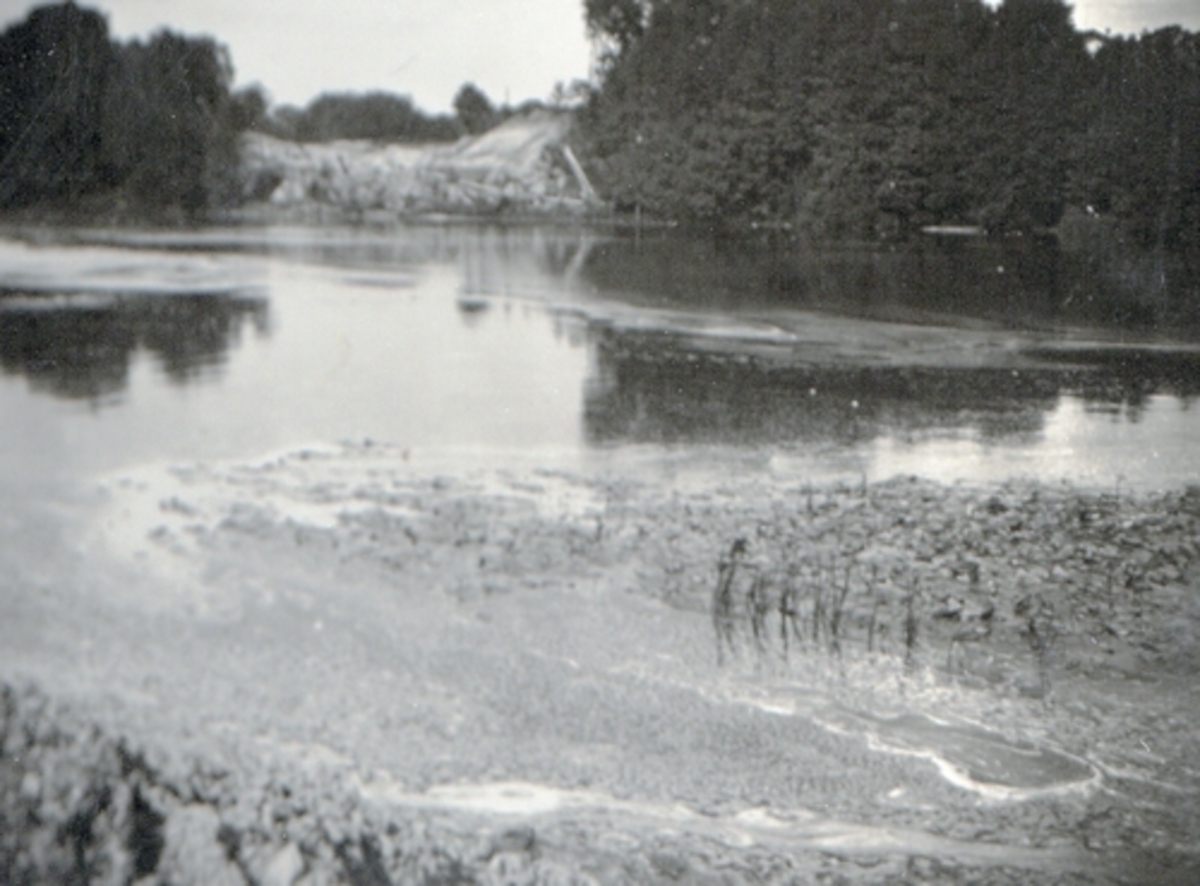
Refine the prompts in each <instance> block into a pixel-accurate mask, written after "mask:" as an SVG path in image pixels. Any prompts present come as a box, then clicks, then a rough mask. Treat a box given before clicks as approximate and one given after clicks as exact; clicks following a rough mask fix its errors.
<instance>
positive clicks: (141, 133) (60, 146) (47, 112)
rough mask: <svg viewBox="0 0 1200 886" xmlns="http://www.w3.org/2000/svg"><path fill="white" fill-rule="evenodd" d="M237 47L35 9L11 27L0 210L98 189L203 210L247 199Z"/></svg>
mask: <svg viewBox="0 0 1200 886" xmlns="http://www.w3.org/2000/svg"><path fill="white" fill-rule="evenodd" d="M232 78H233V72H232V67H231V64H230V60H229V54H228V52H227V51H226V50H225V49H224V48H223V47H222V46H220V45H218V44H217V43H216V42H214V41H213V40H211V39H209V38H194V37H183V36H180V35H178V34H175V33H172V32H170V31H167V30H164V31H161V32H159V33H157V34H155V35H154V36H153V37H151V38H150V39H149V40H148V41H146V42H142V41H138V40H135V41H132V42H129V43H124V44H121V43H117V42H115V41H113V40H112V39H110V37H109V34H108V25H107V22H106V21H105V19H104V18H103V17H102V16H101V15H100V14H99V13H97V12H95V11H92V10H89V9H83V8H80V7H78V6H76V5H75V4H73V3H65V4H60V5H53V6H45V7H41V8H38V9H35V10H33V11H32V12H31V13H30V14H29V16H28V17H27V18H26V20H25V21H23V22H21V23H19V24H17V25H14V26H13V27H11V28H9V29H8V30H6V31H5V32H4V33H3V34H0V208H6V209H14V208H22V207H28V206H33V205H46V204H49V205H59V206H62V207H78V206H80V205H81V204H82V203H86V202H87V201H88V200H89V199H93V198H96V197H98V195H106V196H111V195H113V194H119V200H118V201H117V202H121V203H125V204H128V205H130V206H131V207H134V208H136V209H137V210H140V211H151V212H172V213H182V214H184V215H194V214H197V213H200V212H203V211H205V210H207V209H209V208H211V207H213V206H216V205H220V204H223V203H228V202H231V201H232V200H234V199H236V197H237V188H238V184H237V180H236V170H237V134H238V133H239V132H240V131H241V130H242V129H244V128H245V126H246V124H247V119H246V108H245V103H244V96H241V95H238V94H234V93H233V92H231V89H230V84H231V82H232Z"/></svg>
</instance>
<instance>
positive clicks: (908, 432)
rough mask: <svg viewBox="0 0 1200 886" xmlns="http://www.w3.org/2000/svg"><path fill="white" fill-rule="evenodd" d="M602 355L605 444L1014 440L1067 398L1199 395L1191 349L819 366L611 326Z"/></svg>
mask: <svg viewBox="0 0 1200 886" xmlns="http://www.w3.org/2000/svg"><path fill="white" fill-rule="evenodd" d="M595 356H596V362H595V369H594V372H593V374H592V377H591V379H590V380H589V383H588V386H587V390H586V392H585V400H586V402H585V407H584V423H585V429H586V435H587V438H588V440H589V442H591V443H597V444H600V443H614V442H632V443H659V444H677V443H693V444H735V445H742V444H759V443H767V444H786V443H807V444H841V445H852V444H856V443H863V442H867V441H870V440H872V439H875V438H877V437H880V436H884V435H887V436H901V437H905V436H919V435H921V434H922V433H925V432H930V431H935V430H942V429H961V430H967V431H971V432H973V433H974V434H975V435H977V436H978V437H979V439H980V440H981V441H983V442H993V441H994V442H1001V441H1004V442H1010V443H1011V442H1018V441H1020V440H1022V439H1031V438H1034V437H1036V436H1037V435H1038V434H1039V433H1040V432H1041V431H1042V429H1043V426H1044V422H1045V419H1046V416H1047V415H1048V414H1049V413H1050V412H1051V411H1052V410H1053V409H1054V408H1055V407H1056V406H1057V405H1058V402H1059V399H1060V396H1061V395H1063V394H1068V393H1069V394H1074V395H1077V396H1079V397H1081V398H1082V399H1083V400H1084V401H1085V403H1087V404H1088V405H1089V406H1092V407H1095V408H1099V409H1104V408H1117V407H1124V408H1125V410H1126V412H1127V414H1128V415H1130V416H1131V417H1133V418H1136V414H1137V409H1138V407H1139V405H1141V404H1144V403H1145V401H1146V399H1147V397H1148V396H1149V395H1152V394H1156V393H1168V394H1171V395H1174V396H1176V397H1178V398H1180V399H1182V400H1184V401H1185V402H1186V401H1187V400H1189V399H1191V398H1193V397H1195V396H1196V395H1197V394H1200V354H1197V353H1193V352H1172V353H1166V352H1161V353H1160V352H1154V351H1147V350H1128V351H1111V352H1110V351H1105V350H1096V351H1074V352H1061V351H1045V352H1039V353H1029V354H1027V356H1028V357H1030V358H1031V362H1034V363H1035V365H1034V366H1033V368H1024V369H1020V370H1016V369H1011V368H937V367H924V366H900V367H894V366H887V367H881V366H810V365H787V364H781V363H780V362H778V361H773V360H760V359H757V358H755V357H753V356H748V355H739V354H734V353H728V352H726V353H716V352H712V351H706V350H701V349H697V348H694V347H688V346H687V345H686V344H684V343H682V342H681V341H680V340H676V339H674V338H673V337H672V336H671V335H670V334H669V333H664V332H645V331H617V330H613V329H611V328H609V329H603V330H600V331H597V332H596V333H595ZM1033 358H1036V361H1034V360H1033Z"/></svg>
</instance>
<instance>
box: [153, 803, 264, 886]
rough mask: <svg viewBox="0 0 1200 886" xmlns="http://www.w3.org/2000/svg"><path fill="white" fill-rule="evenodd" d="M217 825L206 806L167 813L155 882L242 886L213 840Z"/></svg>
mask: <svg viewBox="0 0 1200 886" xmlns="http://www.w3.org/2000/svg"><path fill="white" fill-rule="evenodd" d="M220 825H221V822H220V819H218V818H217V813H216V812H215V811H214V810H213V809H212V808H211V807H209V806H203V805H200V804H191V805H188V806H183V807H181V808H179V809H176V810H174V811H173V812H171V814H170V815H169V816H168V817H167V823H166V826H165V828H164V847H163V854H162V859H161V860H160V862H159V867H158V871H157V874H158V879H159V881H160V882H163V883H171V884H172V886H246V880H245V878H244V877H243V876H242V873H241V871H239V870H238V868H237V866H236V865H234V864H233V862H231V861H230V860H229V857H228V856H227V855H226V854H225V850H224V848H223V847H222V846H221V843H220V841H219V840H218V839H217V831H218V829H219V828H220Z"/></svg>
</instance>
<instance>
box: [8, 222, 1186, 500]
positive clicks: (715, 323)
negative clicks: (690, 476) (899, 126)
mask: <svg viewBox="0 0 1200 886" xmlns="http://www.w3.org/2000/svg"><path fill="white" fill-rule="evenodd" d="M1047 249H1048V247H1044V246H1042V247H1038V248H1037V249H1033V248H1030V249H1027V250H1026V251H1025V252H1014V247H1013V246H1012V245H1011V244H1009V245H1002V246H988V245H986V244H985V245H978V246H964V245H963V244H961V243H953V244H949V245H945V244H942V245H939V244H936V243H925V244H918V245H917V246H914V247H912V249H911V250H910V251H909V252H907V253H897V252H895V251H881V250H874V251H871V250H850V249H843V250H840V251H838V250H829V251H828V252H827V253H816V254H812V253H805V252H803V251H798V250H797V249H793V250H791V251H790V252H789V251H783V252H781V251H780V250H778V249H775V250H766V249H765V248H764V247H762V246H761V244H760V245H757V246H755V245H754V244H751V245H750V246H747V247H745V248H744V249H740V250H739V249H735V248H733V247H729V246H722V247H720V248H712V249H705V248H704V247H703V244H698V243H697V242H695V241H688V240H683V241H679V240H672V239H669V238H667V239H656V240H649V241H645V242H643V241H636V242H635V241H633V240H631V239H630V238H627V237H618V236H615V235H608V234H599V233H594V232H591V233H589V232H586V231H571V230H555V231H542V230H536V229H533V230H530V229H499V228H479V227H472V226H463V227H448V228H417V229H399V230H387V231H379V230H376V231H372V230H328V231H322V230H286V229H285V230H238V231H207V232H203V231H202V232H195V233H184V234H177V233H167V232H163V233H154V232H141V233H133V232H103V231H100V232H96V231H92V232H86V231H85V232H73V233H72V232H52V233H50V234H47V233H46V232H40V234H38V235H37V236H28V237H27V238H26V240H25V241H21V240H14V239H9V240H5V241H2V242H0V293H3V295H0V366H3V369H4V374H3V376H0V416H3V419H4V423H5V425H6V427H7V428H9V429H11V430H12V431H13V433H8V434H5V435H4V438H3V441H2V442H0V466H3V468H4V473H5V475H7V476H9V477H16V476H28V475H30V474H31V473H32V474H37V475H41V476H53V475H56V474H57V475H62V476H74V477H78V476H80V475H86V474H88V473H90V472H93V471H96V470H104V469H109V468H112V467H116V466H119V465H122V464H131V463H137V462H141V461H145V460H151V459H160V458H211V457H230V456H242V457H252V456H254V455H256V454H260V453H262V452H264V451H271V450H276V449H280V448H286V447H290V446H294V445H297V444H301V443H308V442H336V441H339V440H346V439H363V438H370V439H375V440H382V441H386V442H389V443H394V444H397V445H400V446H404V447H409V448H412V449H420V450H422V451H426V452H428V451H436V452H438V453H441V454H442V455H444V456H445V457H446V458H451V459H452V458H453V453H454V452H455V451H463V452H475V453H478V452H480V451H484V452H489V453H493V454H494V457H496V458H501V457H504V455H505V454H506V453H507V454H514V453H515V454H518V455H521V454H524V455H529V454H534V453H536V454H538V455H540V456H543V457H544V458H546V459H549V460H562V461H565V462H567V463H571V464H574V465H576V466H587V465H597V464H612V463H620V464H623V465H624V466H625V467H627V468H631V469H632V468H634V467H636V468H644V467H646V466H651V467H652V469H654V470H656V471H663V470H667V471H670V472H678V471H680V470H698V471H701V472H704V471H705V470H709V471H711V470H716V471H718V472H719V471H722V470H725V469H726V466H727V464H728V462H729V459H730V457H732V458H733V460H734V461H735V462H737V463H740V464H744V465H746V466H747V467H748V469H750V470H752V471H761V470H769V471H772V472H775V473H776V474H778V475H780V476H783V477H794V476H809V477H811V478H812V479H814V480H822V479H829V478H843V479H851V480H859V479H861V478H863V477H866V478H867V479H879V478H886V477H888V476H891V475H893V474H897V473H912V474H919V475H924V476H933V477H936V478H939V479H944V480H956V479H973V480H980V481H995V480H1002V479H1004V478H1006V477H1009V476H1014V475H1020V476H1032V477H1037V478H1041V479H1059V478H1063V477H1070V478H1073V479H1076V480H1079V481H1082V482H1084V483H1087V484H1091V485H1099V486H1120V485H1122V484H1127V485H1133V486H1140V487H1154V486H1170V485H1177V484H1179V483H1184V482H1192V481H1195V480H1196V479H1197V478H1200V448H1198V447H1195V446H1193V445H1192V444H1191V441H1192V440H1194V439H1196V438H1197V435H1198V433H1200V411H1197V410H1195V409H1192V408H1190V407H1191V405H1192V403H1193V401H1194V399H1195V396H1196V394H1197V392H1200V351H1197V349H1196V347H1195V346H1193V345H1192V344H1191V343H1190V342H1189V340H1188V339H1189V338H1190V334H1189V332H1188V330H1189V329H1190V327H1189V326H1187V325H1186V323H1184V322H1183V321H1184V320H1186V319H1187V317H1183V319H1181V317H1180V314H1181V312H1184V311H1185V308H1184V307H1181V306H1180V305H1185V304H1186V298H1185V296H1187V295H1188V292H1179V291H1174V290H1170V291H1159V290H1154V291H1152V292H1150V293H1149V294H1143V293H1139V292H1138V291H1136V290H1134V291H1133V292H1132V294H1130V293H1128V292H1124V290H1122V289H1121V286H1124V287H1125V289H1126V290H1128V289H1130V283H1129V279H1130V276H1131V274H1130V272H1129V271H1128V269H1124V271H1123V274H1122V273H1117V271H1118V270H1121V268H1118V269H1117V270H1110V271H1109V272H1108V273H1107V275H1106V274H1105V273H1102V272H1101V271H1097V270H1087V269H1086V268H1081V267H1080V261H1079V258H1078V256H1075V255H1074V254H1067V253H1063V252H1062V251H1061V250H1057V249H1055V250H1050V251H1049V252H1048V253H1047V252H1046V250H1047ZM1005 262H1007V267H1006V266H1005V265H1004V263H1005ZM1022 262H1024V264H1025V265H1026V266H1027V267H1023V266H1022V264H1021V263H1022ZM997 268H1000V269H1002V270H1004V271H1005V273H999V272H998V271H997ZM1018 272H1019V273H1018ZM739 281H740V282H739ZM1114 281H1115V282H1114ZM1159 289H1161V287H1160V288H1159ZM1176 289H1178V286H1177V287H1176ZM1081 291H1087V292H1088V293H1090V294H1089V295H1088V297H1087V298H1083V297H1081V296H1080V295H1079V293H1080V292H1081ZM1122 298H1123V299H1124V300H1122ZM1071 305H1075V306H1076V307H1074V308H1072V307H1071ZM1080 305H1082V306H1080ZM1172 339H1174V340H1172Z"/></svg>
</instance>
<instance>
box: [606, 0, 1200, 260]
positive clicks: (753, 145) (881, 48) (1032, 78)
mask: <svg viewBox="0 0 1200 886" xmlns="http://www.w3.org/2000/svg"><path fill="white" fill-rule="evenodd" d="M585 14H586V17H587V22H588V27H589V30H590V32H591V33H592V34H593V35H594V36H596V37H597V38H599V39H600V40H601V42H602V43H603V45H604V46H605V47H607V50H606V53H605V55H604V56H603V58H602V76H603V81H602V83H601V85H600V88H599V89H598V90H597V91H596V92H595V94H594V96H593V98H592V100H591V102H590V103H589V105H588V107H587V108H586V110H585V112H584V114H583V124H584V125H583V127H582V128H583V134H584V138H585V139H586V141H587V148H588V154H589V156H590V159H591V162H592V164H593V167H594V169H593V171H594V172H595V174H596V178H597V179H598V180H599V181H600V182H601V183H602V184H603V186H604V187H605V188H606V189H607V191H608V193H609V195H610V196H611V197H612V198H613V200H614V201H615V202H616V204H617V205H618V207H620V208H624V209H630V210H641V211H645V212H647V213H650V214H653V215H657V216H661V217H668V218H673V219H679V220H685V221H695V222H716V221H721V222H729V221H736V222H744V221H758V222H764V223H788V224H798V225H802V226H804V227H806V228H808V229H811V230H815V231H822V232H828V233H844V234H854V235H877V234H880V233H887V232H896V231H902V230H904V229H907V228H912V227H916V226H920V225H930V224H976V225H982V226H984V227H986V228H988V229H989V230H1029V229H1036V228H1044V227H1050V226H1053V225H1054V224H1056V223H1057V222H1058V220H1059V219H1060V218H1061V216H1062V214H1063V212H1064V209H1065V207H1066V206H1067V204H1068V202H1072V201H1073V202H1077V203H1079V205H1081V206H1083V205H1091V206H1093V207H1095V209H1096V210H1097V211H1100V212H1111V213H1113V214H1115V215H1117V216H1118V217H1120V218H1121V219H1122V220H1124V221H1125V222H1127V223H1128V224H1129V225H1130V226H1131V228H1132V229H1134V230H1135V231H1136V232H1137V233H1138V234H1139V236H1141V237H1142V238H1143V239H1146V240H1152V241H1155V242H1157V241H1159V240H1166V241H1170V242H1187V241H1191V242H1196V241H1198V240H1200V217H1198V216H1200V187H1198V184H1200V178H1198V176H1200V154H1198V152H1200V141H1198V140H1197V139H1196V137H1195V133H1197V132H1200V72H1198V66H1197V62H1198V58H1200V37H1197V35H1193V34H1188V33H1186V32H1183V31H1180V30H1178V29H1168V30H1165V31H1160V32H1157V33H1155V34H1148V35H1143V36H1142V37H1141V38H1138V39H1120V40H1108V39H1102V38H1097V37H1094V35H1090V36H1089V35H1084V34H1082V33H1079V32H1078V31H1077V30H1076V29H1075V27H1074V26H1073V24H1072V21H1071V15H1070V9H1069V7H1067V6H1066V5H1064V4H1063V3H1062V2H1061V0H1004V2H1002V3H1001V4H1000V5H999V6H997V7H995V8H993V7H992V6H989V5H986V4H984V3H983V2H982V0H853V2H846V0H585ZM1089 39H1091V40H1092V43H1091V45H1090V47H1089ZM1089 48H1090V50H1091V51H1089Z"/></svg>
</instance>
